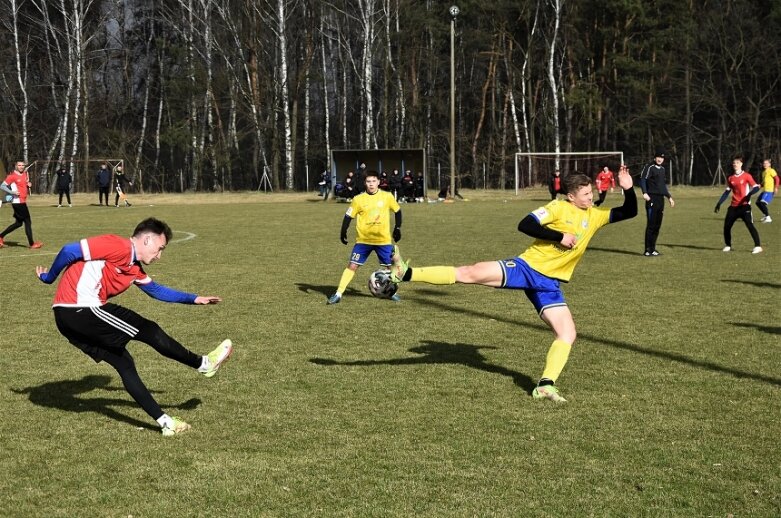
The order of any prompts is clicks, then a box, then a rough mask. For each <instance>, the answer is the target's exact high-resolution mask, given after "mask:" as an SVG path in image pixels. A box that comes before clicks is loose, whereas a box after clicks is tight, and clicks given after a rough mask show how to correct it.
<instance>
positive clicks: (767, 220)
mask: <svg viewBox="0 0 781 518" xmlns="http://www.w3.org/2000/svg"><path fill="white" fill-rule="evenodd" d="M759 221H761V222H762V223H772V222H773V218H771V217H770V216H765V217H764V218H762V219H760V220H759Z"/></svg>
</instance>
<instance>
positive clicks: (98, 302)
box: [53, 234, 152, 307]
mask: <svg viewBox="0 0 781 518" xmlns="http://www.w3.org/2000/svg"><path fill="white" fill-rule="evenodd" d="M79 246H81V253H82V255H83V257H84V259H83V260H81V261H76V262H74V263H71V264H70V265H68V267H67V268H65V271H64V272H63V273H62V277H61V279H60V283H59V284H58V285H57V293H55V295H54V303H53V306H66V307H97V306H102V305H103V304H105V303H106V302H107V301H108V299H110V298H111V297H115V296H117V295H119V294H120V293H122V292H124V291H125V290H127V289H128V288H129V287H130V286H131V285H132V284H148V283H150V282H152V279H151V278H150V277H149V276H148V275H147V274H146V272H144V269H143V268H142V267H141V264H140V263H138V262H137V261H136V253H135V249H134V248H133V243H132V241H130V239H129V238H127V237H120V236H117V235H112V234H107V235H103V236H96V237H90V238H87V239H82V240H81V241H79Z"/></svg>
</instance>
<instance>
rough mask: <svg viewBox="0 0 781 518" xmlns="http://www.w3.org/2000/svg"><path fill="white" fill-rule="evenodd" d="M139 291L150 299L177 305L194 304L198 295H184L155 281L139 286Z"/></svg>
mask: <svg viewBox="0 0 781 518" xmlns="http://www.w3.org/2000/svg"><path fill="white" fill-rule="evenodd" d="M138 287H139V288H141V291H143V292H144V293H146V294H147V295H149V296H150V297H152V298H153V299H157V300H162V301H163V302H176V303H179V304H195V299H196V297H198V295H196V294H194V293H185V292H183V291H179V290H175V289H173V288H169V287H168V286H163V285H162V284H158V283H156V282H155V281H152V282H150V283H149V284H139V285H138Z"/></svg>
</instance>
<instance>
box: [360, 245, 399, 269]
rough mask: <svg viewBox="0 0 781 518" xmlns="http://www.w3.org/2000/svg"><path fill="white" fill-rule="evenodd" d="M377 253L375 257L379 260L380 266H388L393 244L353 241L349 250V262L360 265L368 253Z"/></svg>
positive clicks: (367, 256)
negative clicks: (351, 248)
mask: <svg viewBox="0 0 781 518" xmlns="http://www.w3.org/2000/svg"><path fill="white" fill-rule="evenodd" d="M372 251H373V252H374V253H376V254H377V259H379V260H380V266H390V265H391V256H393V245H367V244H365V243H355V246H353V251H352V252H350V262H351V263H353V264H357V265H358V266H362V265H363V264H364V263H365V262H366V259H368V258H369V255H370V254H371V253H372Z"/></svg>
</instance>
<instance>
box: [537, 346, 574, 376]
mask: <svg viewBox="0 0 781 518" xmlns="http://www.w3.org/2000/svg"><path fill="white" fill-rule="evenodd" d="M571 350H572V345H570V344H568V343H567V342H565V341H563V340H554V341H553V343H552V344H551V346H550V349H548V356H546V358H545V370H543V371H542V377H543V378H548V379H549V380H551V381H553V382H554V383H555V382H556V378H558V377H559V374H561V371H562V370H563V369H564V366H565V365H566V364H567V358H569V352H570V351H571Z"/></svg>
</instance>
